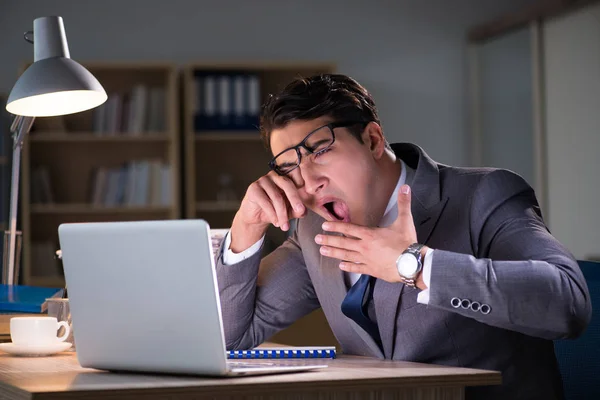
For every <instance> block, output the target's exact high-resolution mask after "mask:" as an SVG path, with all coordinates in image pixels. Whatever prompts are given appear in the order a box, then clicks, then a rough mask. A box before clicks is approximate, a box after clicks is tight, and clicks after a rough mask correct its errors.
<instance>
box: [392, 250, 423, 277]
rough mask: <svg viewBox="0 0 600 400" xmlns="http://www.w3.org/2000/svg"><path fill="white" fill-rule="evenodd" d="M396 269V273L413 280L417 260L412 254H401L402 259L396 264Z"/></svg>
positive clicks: (417, 265)
mask: <svg viewBox="0 0 600 400" xmlns="http://www.w3.org/2000/svg"><path fill="white" fill-rule="evenodd" d="M396 266H397V267H398V273H399V274H400V275H402V276H404V277H406V278H413V277H414V275H415V273H416V272H417V269H418V267H419V264H418V262H417V258H416V257H415V256H413V255H412V254H403V255H402V257H400V259H399V260H398V262H397V263H396Z"/></svg>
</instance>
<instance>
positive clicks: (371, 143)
mask: <svg viewBox="0 0 600 400" xmlns="http://www.w3.org/2000/svg"><path fill="white" fill-rule="evenodd" d="M362 139H363V142H365V145H366V146H368V147H369V150H370V151H371V153H372V154H373V158H375V159H376V160H378V159H380V158H381V156H382V155H383V153H384V151H385V137H384V136H383V130H382V129H381V126H380V125H379V124H378V123H377V122H373V121H371V122H369V123H368V124H367V126H366V127H365V130H364V131H363V133H362Z"/></svg>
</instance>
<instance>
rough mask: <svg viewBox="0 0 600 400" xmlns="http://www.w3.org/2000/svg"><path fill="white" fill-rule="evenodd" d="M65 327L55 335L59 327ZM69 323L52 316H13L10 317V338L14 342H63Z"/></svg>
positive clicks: (67, 334) (40, 344) (68, 329)
mask: <svg viewBox="0 0 600 400" xmlns="http://www.w3.org/2000/svg"><path fill="white" fill-rule="evenodd" d="M61 326H62V327H63V328H65V331H64V333H63V334H62V336H60V337H57V336H56V335H57V333H58V330H59V329H60V327H61ZM70 331H71V329H70V328H69V324H67V322H66V321H60V322H58V321H57V319H56V318H54V317H14V318H11V319H10V338H11V340H12V342H13V343H14V344H19V345H27V346H44V345H49V344H56V343H58V342H63V341H65V339H67V337H68V336H69V332H70Z"/></svg>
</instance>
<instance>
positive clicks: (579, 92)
mask: <svg viewBox="0 0 600 400" xmlns="http://www.w3.org/2000/svg"><path fill="white" fill-rule="evenodd" d="M544 42H545V49H544V50H545V60H544V63H545V66H546V69H545V75H546V82H547V84H546V104H545V105H546V115H547V117H546V126H547V128H546V130H547V133H546V135H547V154H548V156H547V164H548V201H549V204H548V205H549V208H548V211H549V215H548V219H549V223H550V229H551V230H552V232H553V234H554V235H555V236H556V237H557V238H558V239H559V240H560V241H562V242H563V243H564V244H565V245H566V246H567V247H568V248H569V249H570V250H571V251H572V252H573V253H574V254H575V256H576V257H578V258H596V259H600V212H598V203H599V200H600V177H599V172H600V5H598V4H596V5H594V6H593V7H590V8H588V9H584V10H580V11H578V12H575V13H572V14H569V15H566V16H563V17H560V18H555V19H554V20H551V21H548V22H547V23H546V24H545V26H544Z"/></svg>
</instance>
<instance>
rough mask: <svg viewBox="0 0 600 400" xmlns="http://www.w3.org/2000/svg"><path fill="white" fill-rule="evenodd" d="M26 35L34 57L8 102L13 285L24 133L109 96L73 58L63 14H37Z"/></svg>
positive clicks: (9, 270) (6, 276) (8, 271)
mask: <svg viewBox="0 0 600 400" xmlns="http://www.w3.org/2000/svg"><path fill="white" fill-rule="evenodd" d="M31 35H33V40H32V39H31ZM24 38H25V40H26V41H28V42H29V43H33V53H34V62H33V64H31V65H30V66H29V68H27V69H26V70H25V72H23V74H22V75H21V76H20V77H19V80H17V83H15V86H14V87H13V88H12V90H11V92H10V95H9V97H8V101H7V104H6V110H7V111H8V112H10V113H11V114H14V115H15V118H14V120H13V123H12V124H11V128H10V130H11V133H12V138H13V149H12V150H13V159H12V174H11V183H10V211H9V230H8V233H9V238H8V256H6V255H5V256H4V259H5V260H7V262H6V263H3V265H2V269H3V270H2V283H3V284H5V285H9V286H12V285H16V284H17V283H18V282H17V280H18V270H17V271H15V257H16V256H17V255H16V235H17V206H18V197H19V171H20V166H21V149H22V146H23V139H24V136H25V135H26V134H27V133H28V132H29V130H30V129H31V126H32V125H33V121H34V120H35V118H36V117H50V116H58V115H65V114H74V113H78V112H81V111H85V110H89V109H91V108H94V107H97V106H99V105H101V104H102V103H104V102H105V101H106V99H107V95H106V92H105V91H104V88H103V87H102V85H101V84H100V83H99V82H98V80H97V79H96V78H95V77H94V76H93V75H92V74H91V73H90V72H89V71H88V70H87V69H85V68H84V67H83V66H81V65H80V64H79V63H77V62H76V61H73V60H72V59H71V58H70V54H69V45H68V44H67V36H66V34H65V28H64V25H63V20H62V17H58V16H50V17H41V18H37V19H35V20H34V21H33V32H31V31H29V32H25V35H24ZM5 248H6V247H5ZM4 264H6V265H4Z"/></svg>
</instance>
